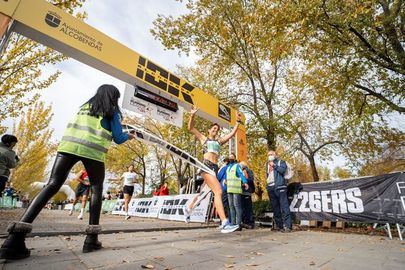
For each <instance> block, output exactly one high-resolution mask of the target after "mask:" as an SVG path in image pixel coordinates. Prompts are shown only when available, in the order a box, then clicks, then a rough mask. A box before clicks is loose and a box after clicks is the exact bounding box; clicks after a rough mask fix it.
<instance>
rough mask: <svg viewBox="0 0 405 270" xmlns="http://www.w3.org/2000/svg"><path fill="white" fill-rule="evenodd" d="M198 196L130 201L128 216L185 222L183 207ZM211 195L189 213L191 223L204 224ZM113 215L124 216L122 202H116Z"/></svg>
mask: <svg viewBox="0 0 405 270" xmlns="http://www.w3.org/2000/svg"><path fill="white" fill-rule="evenodd" d="M197 195H198V194H183V195H173V196H154V197H152V198H142V199H132V200H131V201H130V202H129V204H128V215H130V216H136V217H148V218H159V219H165V220H178V221H185V215H184V206H185V205H189V203H190V201H191V200H192V199H193V198H195V197H196V196H197ZM211 197H212V193H208V194H207V196H204V197H203V198H202V199H201V200H197V201H196V205H195V207H194V209H193V211H192V212H191V216H190V221H191V222H205V219H206V217H207V214H208V210H209V206H210V202H211ZM112 214H113V215H125V212H124V200H123V199H119V200H117V201H116V203H115V206H114V208H113V210H112Z"/></svg>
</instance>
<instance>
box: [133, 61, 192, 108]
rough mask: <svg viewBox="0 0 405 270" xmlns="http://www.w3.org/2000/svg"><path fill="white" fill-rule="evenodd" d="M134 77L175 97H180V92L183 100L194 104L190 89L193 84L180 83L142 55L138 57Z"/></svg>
mask: <svg viewBox="0 0 405 270" xmlns="http://www.w3.org/2000/svg"><path fill="white" fill-rule="evenodd" d="M136 77H138V78H139V79H141V80H143V81H146V82H148V83H150V84H152V85H154V86H156V87H157V88H159V89H161V90H163V91H165V92H168V93H170V94H172V95H174V96H176V97H180V94H181V95H182V97H183V99H184V101H186V102H187V103H190V104H191V105H194V101H193V99H192V97H191V91H193V90H194V88H195V87H194V86H193V85H191V84H189V83H187V82H185V83H184V84H183V85H180V78H179V77H177V76H175V75H173V74H171V73H170V72H168V71H167V70H165V69H163V68H161V67H159V66H157V65H156V64H154V63H153V62H152V61H149V60H146V59H145V58H143V57H142V56H140V57H139V61H138V67H137V70H136Z"/></svg>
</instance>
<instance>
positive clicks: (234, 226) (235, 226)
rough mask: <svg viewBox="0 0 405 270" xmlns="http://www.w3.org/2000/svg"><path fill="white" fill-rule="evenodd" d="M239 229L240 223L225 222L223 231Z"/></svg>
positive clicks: (228, 231)
mask: <svg viewBox="0 0 405 270" xmlns="http://www.w3.org/2000/svg"><path fill="white" fill-rule="evenodd" d="M238 229H239V225H232V224H225V225H224V227H223V228H222V230H221V233H231V232H234V231H236V230H238Z"/></svg>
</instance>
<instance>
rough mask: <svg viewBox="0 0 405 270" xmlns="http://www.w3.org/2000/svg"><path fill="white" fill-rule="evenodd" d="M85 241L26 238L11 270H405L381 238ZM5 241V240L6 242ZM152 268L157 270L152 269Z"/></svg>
mask: <svg viewBox="0 0 405 270" xmlns="http://www.w3.org/2000/svg"><path fill="white" fill-rule="evenodd" d="M83 240H84V237H83V236H71V237H66V236H57V237H34V238H28V239H27V246H28V247H29V248H31V249H32V251H31V252H32V253H31V254H32V255H31V257H30V258H27V259H24V260H21V261H13V262H7V263H3V265H2V264H1V263H0V269H1V270H8V269H18V270H24V269H44V270H50V269H58V270H64V269H144V268H143V267H142V265H143V266H144V267H146V266H149V267H152V266H153V269H187V270H190V269H210V270H211V269H229V268H232V269H283V270H284V269H300V270H303V269H323V270H332V269H356V270H361V269H367V270H373V269H376V270H377V269H378V270H380V269H387V270H388V269H404V265H405V245H404V242H402V243H401V242H400V241H399V240H387V238H385V237H380V236H365V235H349V234H336V233H323V232H310V231H299V232H293V233H290V234H283V233H278V232H271V231H270V230H269V229H255V230H244V231H242V232H236V233H232V234H221V233H220V232H218V231H217V230H216V229H213V228H209V229H200V230H185V231H166V232H162V231H160V232H137V233H118V234H107V235H101V236H100V240H101V241H102V242H103V245H104V247H105V248H104V249H102V250H99V251H96V252H93V253H86V254H83V253H82V252H81V247H82V243H83ZM2 241H3V240H0V242H2ZM151 269H152V268H151Z"/></svg>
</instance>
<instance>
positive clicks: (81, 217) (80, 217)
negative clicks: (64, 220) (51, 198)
mask: <svg viewBox="0 0 405 270" xmlns="http://www.w3.org/2000/svg"><path fill="white" fill-rule="evenodd" d="M77 219H80V220H82V219H83V212H80V215H79V216H78V217H77Z"/></svg>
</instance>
